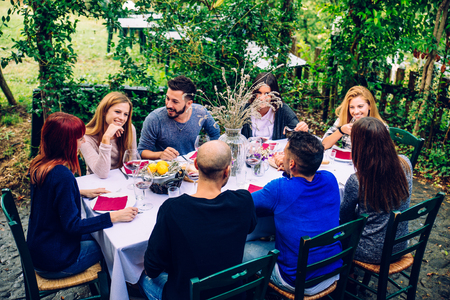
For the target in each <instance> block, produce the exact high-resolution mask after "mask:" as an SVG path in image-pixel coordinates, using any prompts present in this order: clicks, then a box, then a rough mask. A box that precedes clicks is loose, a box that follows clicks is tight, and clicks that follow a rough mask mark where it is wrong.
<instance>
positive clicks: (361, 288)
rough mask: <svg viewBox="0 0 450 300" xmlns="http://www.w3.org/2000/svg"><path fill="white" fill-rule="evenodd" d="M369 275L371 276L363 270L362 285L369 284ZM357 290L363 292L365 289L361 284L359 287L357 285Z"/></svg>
mask: <svg viewBox="0 0 450 300" xmlns="http://www.w3.org/2000/svg"><path fill="white" fill-rule="evenodd" d="M371 277H372V275H371V274H370V273H369V272H364V278H363V281H362V283H363V284H364V285H367V286H369V282H370V278H371ZM359 291H360V292H361V293H364V292H365V291H366V289H365V288H364V287H363V286H361V287H359Z"/></svg>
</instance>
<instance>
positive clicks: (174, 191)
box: [167, 186, 180, 198]
mask: <svg viewBox="0 0 450 300" xmlns="http://www.w3.org/2000/svg"><path fill="white" fill-rule="evenodd" d="M167 192H168V193H169V198H174V197H178V196H180V188H179V187H177V186H169V188H168V189H167Z"/></svg>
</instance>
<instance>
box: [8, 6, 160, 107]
mask: <svg viewBox="0 0 450 300" xmlns="http://www.w3.org/2000/svg"><path fill="white" fill-rule="evenodd" d="M10 7H11V4H10V2H9V1H0V16H6V14H7V11H8V9H9V8H10ZM72 18H73V19H75V18H77V19H78V20H79V22H78V24H77V31H76V33H75V34H74V35H73V39H72V45H73V49H74V51H75V53H77V55H78V61H77V63H76V64H75V66H74V70H73V71H74V79H75V80H77V81H79V80H81V79H85V80H86V81H87V82H88V83H94V84H107V83H108V82H107V80H108V75H109V74H114V73H117V72H118V71H119V70H120V63H119V61H117V60H114V59H112V55H109V56H108V55H107V53H106V41H107V30H106V26H105V25H103V24H102V23H103V20H96V19H93V18H86V17H75V16H73V17H72ZM22 20H23V19H22V17H21V16H19V15H14V16H13V17H12V18H11V21H10V22H9V23H8V27H3V28H1V29H2V31H3V35H2V36H1V37H0V57H6V56H8V55H9V53H10V51H12V50H14V49H12V46H13V44H14V43H13V41H12V39H16V40H17V39H20V38H22V36H21V34H20V32H21V30H22V28H23V24H22ZM117 41H118V33H117V32H116V33H115V34H114V38H113V42H117ZM131 51H132V55H133V57H135V58H139V56H140V55H139V47H138V46H137V45H136V46H134V47H133V49H132V50H131ZM152 69H153V70H154V71H153V72H152V73H154V75H155V77H156V78H157V81H158V83H160V84H162V85H164V84H165V78H164V68H163V66H162V65H155V66H152ZM3 74H4V75H5V78H6V81H7V84H8V85H9V88H10V89H11V91H12V93H13V95H14V97H15V98H16V101H18V102H19V103H21V104H24V105H26V106H29V105H31V97H32V91H33V89H34V88H36V87H37V86H38V79H37V78H38V64H37V62H36V61H34V60H33V59H30V58H26V59H25V60H24V61H23V63H20V64H16V63H14V62H10V63H9V65H8V66H6V68H4V69H3ZM127 84H130V85H133V83H132V82H130V83H127ZM5 104H7V101H6V97H5V95H4V94H3V92H1V91H0V105H5Z"/></svg>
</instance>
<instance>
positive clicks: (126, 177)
mask: <svg viewBox="0 0 450 300" xmlns="http://www.w3.org/2000/svg"><path fill="white" fill-rule="evenodd" d="M119 170H120V172H122V174H123V176H125V179H126V180H128V178H129V177H128V175H127V174H126V173H125V172H124V171H122V168H119Z"/></svg>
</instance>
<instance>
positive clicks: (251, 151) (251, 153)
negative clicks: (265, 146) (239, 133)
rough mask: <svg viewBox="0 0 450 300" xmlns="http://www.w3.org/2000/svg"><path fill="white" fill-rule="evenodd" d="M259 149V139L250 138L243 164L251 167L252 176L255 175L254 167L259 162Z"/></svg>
mask: <svg viewBox="0 0 450 300" xmlns="http://www.w3.org/2000/svg"><path fill="white" fill-rule="evenodd" d="M261 148H262V139H261V138H258V137H251V138H249V139H248V144H247V151H246V155H245V162H246V163H247V164H248V165H250V166H251V167H252V174H254V173H255V166H256V165H257V164H259V163H260V162H261V153H260V149H261ZM250 181H251V180H250Z"/></svg>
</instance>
